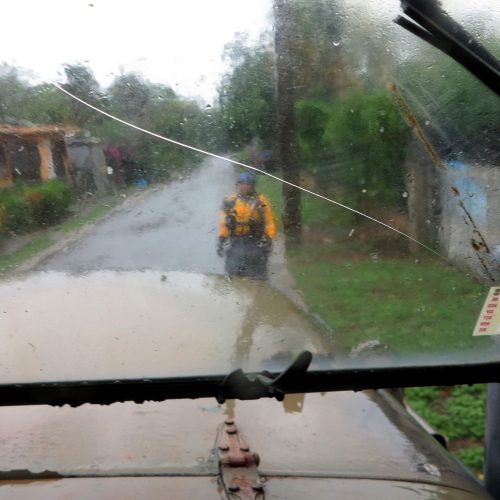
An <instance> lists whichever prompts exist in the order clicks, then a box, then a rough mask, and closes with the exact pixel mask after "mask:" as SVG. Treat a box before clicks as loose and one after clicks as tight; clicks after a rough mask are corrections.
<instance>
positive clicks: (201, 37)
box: [0, 0, 500, 102]
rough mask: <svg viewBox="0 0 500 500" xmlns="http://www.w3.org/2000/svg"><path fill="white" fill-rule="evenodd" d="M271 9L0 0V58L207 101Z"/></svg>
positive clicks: (461, 5) (140, 1)
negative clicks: (228, 51) (124, 75)
mask: <svg viewBox="0 0 500 500" xmlns="http://www.w3.org/2000/svg"><path fill="white" fill-rule="evenodd" d="M351 2H352V0H351ZM349 3H350V2H347V1H345V2H342V4H343V5H346V4H349ZM354 3H355V4H357V5H356V6H354V8H353V9H351V12H352V13H353V16H352V17H353V18H356V11H357V9H359V5H360V3H362V4H365V5H366V4H367V3H368V4H372V5H373V8H374V9H376V10H377V14H379V15H377V17H380V16H383V17H384V19H385V18H386V19H387V21H386V22H387V23H388V24H392V23H391V21H392V19H393V18H394V15H395V14H396V13H397V12H398V11H399V1H398V0H370V1H369V2H368V1H367V0H354ZM444 4H445V6H447V7H449V8H450V9H451V10H452V11H454V14H457V13H460V14H461V13H463V12H464V11H465V10H467V9H469V10H472V11H476V10H477V9H480V10H482V11H483V12H486V13H487V15H483V16H482V17H483V18H484V22H485V23H490V25H491V24H492V23H493V24H498V23H500V1H498V0H445V1H444ZM486 5H488V6H489V7H485V6H486ZM271 7H272V1H271V0H43V1H42V0H9V1H5V2H2V28H1V29H0V47H2V50H1V52H0V54H1V55H0V62H6V63H8V64H11V65H16V66H21V67H23V68H27V69H31V70H33V71H34V73H35V74H36V75H38V76H39V77H40V78H41V79H44V80H48V81H52V80H61V78H62V77H63V75H62V74H61V65H62V64H63V63H75V62H81V63H84V64H87V65H88V66H90V67H91V68H92V69H93V71H94V73H95V75H96V77H97V79H98V80H99V81H100V83H101V84H102V85H108V84H109V83H111V81H112V79H113V77H114V75H116V74H117V73H119V72H120V71H124V72H127V71H139V72H141V73H142V74H143V75H144V76H145V77H146V78H148V79H149V80H151V81H154V82H162V83H167V84H169V85H171V86H172V87H173V88H174V90H175V91H176V92H178V93H181V94H183V95H188V96H193V97H194V96H201V97H202V98H203V100H204V101H205V102H211V101H212V100H213V98H214V97H215V88H216V84H217V81H218V80H219V78H220V76H221V73H222V72H223V71H224V65H223V63H222V60H221V54H222V51H223V48H224V44H225V43H227V42H229V41H231V40H232V39H233V37H234V33H235V32H245V33H248V35H249V37H250V39H257V38H258V36H259V34H260V33H262V32H263V31H264V30H266V29H271V28H272V12H271V11H272V8H271ZM397 29H399V28H397Z"/></svg>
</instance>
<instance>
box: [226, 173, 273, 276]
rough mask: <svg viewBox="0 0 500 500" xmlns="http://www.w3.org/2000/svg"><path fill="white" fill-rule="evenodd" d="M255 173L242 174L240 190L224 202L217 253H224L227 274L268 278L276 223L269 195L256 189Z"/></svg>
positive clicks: (239, 180)
mask: <svg viewBox="0 0 500 500" xmlns="http://www.w3.org/2000/svg"><path fill="white" fill-rule="evenodd" d="M255 182H256V180H255V175H254V174H253V173H252V172H243V173H241V174H240V175H239V177H238V181H237V186H238V191H237V193H234V194H231V195H229V196H227V197H226V198H225V199H224V201H223V204H222V209H221V218H220V225H219V240H218V245H217V254H218V255H219V256H220V257H223V256H224V248H225V247H226V252H225V255H226V262H225V269H226V274H228V275H229V276H251V277H253V278H257V279H262V280H265V279H267V261H268V258H269V253H270V252H271V247H272V242H273V239H274V238H275V236H276V224H275V222H274V216H273V213H272V210H271V206H270V204H269V201H268V199H267V197H266V196H265V195H263V194H258V193H257V192H256V191H255Z"/></svg>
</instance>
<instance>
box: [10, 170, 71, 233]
mask: <svg viewBox="0 0 500 500" xmlns="http://www.w3.org/2000/svg"><path fill="white" fill-rule="evenodd" d="M75 199H76V196H75V193H74V191H73V190H72V188H71V187H69V186H68V185H67V184H66V182H64V181H63V180H60V179H52V180H50V181H47V182H43V183H39V184H35V185H32V184H27V183H17V184H16V185H15V186H14V187H12V188H4V189H0V237H1V235H5V234H6V233H8V232H11V233H17V234H19V233H25V232H28V231H32V230H34V229H40V228H43V227H47V226H51V225H54V224H56V223H57V222H60V221H61V220H62V219H63V218H64V217H65V216H66V215H67V214H68V211H69V208H70V206H71V205H72V203H74V201H75Z"/></svg>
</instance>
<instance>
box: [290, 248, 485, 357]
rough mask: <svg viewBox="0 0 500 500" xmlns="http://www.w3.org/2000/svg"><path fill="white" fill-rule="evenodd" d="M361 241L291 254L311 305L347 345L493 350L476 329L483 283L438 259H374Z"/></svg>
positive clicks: (394, 349) (416, 349) (406, 350)
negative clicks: (373, 343)
mask: <svg viewBox="0 0 500 500" xmlns="http://www.w3.org/2000/svg"><path fill="white" fill-rule="evenodd" d="M356 243H357V244H358V245H356ZM361 244H362V242H353V244H351V243H349V242H344V243H342V242H336V243H331V244H328V245H327V244H322V245H312V244H304V246H303V247H302V248H301V249H300V252H299V251H297V253H296V254H295V255H294V256H293V258H292V259H291V261H290V267H291V271H292V273H293V274H294V277H295V279H296V283H297V285H298V287H299V288H300V289H301V290H302V291H303V292H304V295H305V297H306V302H307V304H308V308H309V310H310V311H311V312H312V313H314V314H318V315H319V316H320V317H322V318H323V320H324V321H326V322H327V323H328V324H329V325H330V327H331V329H332V330H333V331H334V332H335V340H336V342H337V344H338V345H339V346H342V347H343V348H345V349H347V350H350V349H351V348H353V347H355V346H357V345H358V344H359V343H361V342H365V341H367V340H377V341H379V342H381V343H383V344H385V345H387V346H388V347H389V349H390V350H391V352H393V353H394V354H398V353H405V354H423V353H442V352H448V351H450V350H453V351H455V350H456V351H458V352H465V351H467V350H472V349H474V350H479V351H480V350H481V349H487V347H488V345H489V340H488V339H485V338H478V337H472V335H471V332H472V330H473V328H474V325H475V321H476V318H477V315H478V312H479V311H480V309H481V304H482V301H483V298H484V288H483V287H482V286H480V285H479V284H476V283H473V282H471V281H470V280H469V279H468V278H467V277H465V276H464V275H463V274H462V273H461V272H460V271H458V270H455V269H453V268H452V267H450V266H447V265H445V264H443V263H442V262H441V261H440V260H436V259H431V258H429V259H425V260H420V261H418V262H415V260H414V259H412V258H400V259H398V260H383V259H377V260H373V259H372V258H370V252H371V250H370V248H369V247H368V248H363V247H362V246H361ZM416 332H418V334H417V333H416Z"/></svg>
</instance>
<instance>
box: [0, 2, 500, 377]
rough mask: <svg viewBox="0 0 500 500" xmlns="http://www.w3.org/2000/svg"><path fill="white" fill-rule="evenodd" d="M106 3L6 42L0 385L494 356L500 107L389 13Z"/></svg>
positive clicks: (492, 33)
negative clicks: (485, 314) (491, 304)
mask: <svg viewBox="0 0 500 500" xmlns="http://www.w3.org/2000/svg"><path fill="white" fill-rule="evenodd" d="M56 3H57V2H55V3H54V5H56ZM458 3H460V2H458ZM452 4H453V5H452ZM35 5H36V4H33V9H34V11H33V14H36V13H37V12H38V11H37V9H38V8H39V7H36V6H35ZM110 5H111V3H109V2H94V3H93V4H92V5H90V4H88V3H85V2H83V3H81V4H79V5H78V7H74V9H75V10H74V11H73V10H71V9H69V8H68V7H67V6H65V4H64V3H57V8H58V12H59V14H60V15H58V16H57V17H58V20H57V21H56V20H55V19H50V18H49V19H47V20H46V22H45V23H43V32H42V31H41V30H42V27H41V26H39V25H38V24H32V23H31V21H30V20H28V19H27V20H26V22H27V23H29V26H27V28H29V29H30V30H31V32H33V36H34V37H35V39H36V40H37V41H38V42H39V44H40V47H39V51H38V52H37V53H36V54H35V51H34V50H33V47H32V46H31V47H24V46H23V45H22V44H20V45H19V47H17V48H16V47H14V46H12V44H9V43H8V40H9V36H10V37H12V36H13V35H12V33H9V31H8V30H9V29H10V28H7V29H6V32H5V33H4V34H2V35H0V36H2V37H5V39H3V38H1V39H0V41H2V42H3V44H2V45H3V46H5V47H10V48H9V51H11V52H10V53H9V54H7V55H5V56H4V57H5V59H4V60H2V61H0V63H1V65H0V238H1V239H0V273H1V281H0V303H1V304H2V311H1V314H0V336H2V339H1V340H2V345H4V346H5V348H4V350H2V352H1V353H0V377H1V378H2V380H4V381H10V382H16V381H24V382H26V381H34V380H71V379H85V378H106V377H114V378H120V377H127V376H128V377H130V376H133V377H149V378H153V377H162V376H165V377H167V376H180V375H186V376H188V375H194V374H220V373H228V372H229V371H230V370H232V369H235V368H238V367H242V368H244V369H246V370H251V371H257V370H262V369H281V368H283V367H284V366H285V365H287V364H288V363H289V362H290V360H291V359H292V358H293V357H294V356H295V355H296V354H297V353H298V352H300V351H302V350H304V349H307V350H310V351H311V352H312V353H313V355H314V361H313V363H314V366H316V367H319V368H322V367H325V368H327V367H339V366H346V365H352V366H358V365H363V366H374V367H375V366H385V365H391V364H400V363H408V362H412V363H423V362H435V363H439V364H442V362H443V360H446V361H450V360H455V361H475V360H476V361H477V360H484V359H496V358H497V357H498V355H499V354H500V353H498V351H497V347H496V346H497V342H496V341H495V338H496V337H495V336H490V335H488V336H486V335H478V336H473V335H472V333H473V331H474V327H475V325H476V321H477V319H478V317H479V315H480V312H481V308H482V303H483V300H484V298H485V296H486V292H487V290H488V287H489V286H491V285H493V284H494V283H496V282H498V279H499V276H500V263H499V257H498V255H499V254H500V229H499V228H500V224H499V221H498V214H499V213H500V207H498V206H497V205H498V196H497V195H498V193H497V186H498V182H499V180H500V179H499V178H498V176H499V174H498V172H499V170H498V165H499V161H500V152H499V148H498V123H497V122H498V121H497V117H498V116H499V112H500V105H499V102H500V101H499V99H498V97H497V96H496V95H495V94H494V93H493V92H492V91H491V90H490V89H488V88H487V87H486V86H484V85H483V84H482V83H481V82H479V81H478V80H477V79H476V78H475V77H474V76H473V75H471V74H469V73H468V72H467V71H466V70H465V69H463V68H462V67H460V65H459V64H457V63H456V62H455V61H453V60H451V59H450V58H448V57H447V56H446V55H444V54H442V53H440V52H439V51H438V50H437V49H435V48H434V47H432V46H430V45H427V44H426V43H424V42H423V41H421V40H419V39H418V38H416V37H415V36H414V35H412V34H411V33H409V32H407V31H405V30H404V29H403V28H402V27H401V26H398V25H396V24H395V23H394V22H393V19H394V18H395V17H396V15H397V14H398V13H399V4H398V2H391V1H387V2H383V3H382V4H380V2H360V1H356V2H347V1H340V0H335V1H328V2H326V1H324V0H314V1H310V0H308V1H302V0H295V1H292V2H280V1H276V2H274V3H273V2H270V1H269V2H268V1H264V0H261V1H259V2H256V3H254V4H253V5H252V6H242V5H243V4H241V5H240V4H239V3H238V5H233V3H231V2H225V4H224V12H225V15H224V16H221V15H220V14H218V13H217V12H214V9H213V8H212V7H210V6H207V5H205V4H204V3H202V2H197V3H196V8H193V5H194V4H192V2H185V5H184V4H182V5H181V4H179V5H177V6H176V8H174V9H168V8H167V7H165V6H163V7H160V6H155V10H158V12H157V14H158V15H154V16H151V11H150V10H149V11H148V9H144V11H147V12H143V11H142V10H141V9H136V8H134V5H135V4H133V3H128V2H124V3H123V6H122V7H120V23H117V24H119V25H120V27H119V29H117V27H115V26H114V25H113V23H112V22H111V23H110V19H114V16H115V14H116V13H115V12H114V11H113V8H112V6H110ZM443 8H444V9H445V10H447V9H450V14H451V15H452V16H454V17H455V18H456V20H457V21H459V22H461V23H463V25H464V26H465V27H466V28H467V29H468V30H469V33H470V36H471V37H474V38H475V39H476V40H478V41H480V42H481V43H483V44H484V45H485V46H486V47H487V48H488V49H489V50H490V51H491V52H492V53H493V54H496V55H497V56H498V54H499V53H500V50H499V46H498V42H497V40H498V35H499V33H498V26H499V25H500V23H499V22H498V20H499V19H500V13H499V12H498V9H497V8H494V7H492V2H490V3H488V2H484V5H481V6H476V7H475V8H474V9H472V7H469V6H468V5H467V4H466V2H461V3H460V5H458V6H457V2H455V3H454V2H451V1H450V2H444V3H443ZM12 9H14V10H12V15H16V13H17V15H20V13H19V12H18V11H16V10H15V9H16V7H12ZM162 9H166V10H165V11H163V10H162ZM167 11H168V12H167ZM167 14H168V15H167ZM42 16H43V18H44V19H46V17H45V16H44V14H43V13H42V12H40V17H42ZM75 16H76V17H78V19H80V20H81V23H80V24H78V26H75V25H74V23H72V22H71V19H73V18H75ZM35 17H36V16H35ZM23 19H24V17H23ZM495 20H496V21H495ZM54 23H56V24H57V25H56V24H54ZM138 25H142V26H147V27H148V28H147V29H143V28H141V29H140V30H139V29H138ZM185 26H190V30H189V32H190V33H191V34H189V35H188V34H187V32H186V30H185ZM72 30H75V31H72ZM80 30H81V31H80ZM99 32H101V33H102V32H106V33H107V35H106V39H107V40H110V42H109V43H103V42H102V37H97V38H100V40H99V41H98V43H97V42H94V41H92V40H89V36H88V33H99ZM47 33H49V34H50V33H57V36H58V37H59V38H58V39H65V40H68V43H67V45H65V46H64V47H62V48H60V50H58V51H55V50H53V47H54V46H58V47H60V44H58V43H57V40H56V39H55V38H51V36H52V35H47ZM131 33H136V34H137V36H130V34H131ZM192 33H198V35H197V36H196V37H194V38H196V40H194V39H193V35H192ZM54 36H55V35H54ZM91 38H92V37H91ZM40 54H43V55H44V56H43V57H41V56H40ZM35 56H36V57H35ZM486 321H489V320H486ZM60 331H64V332H65V335H64V338H61V337H60V336H59V335H58V333H57V332H60ZM13 332H15V335H14V333H13ZM58 352H64V356H59V355H58V354H57V353H58ZM12 360H16V363H15V364H13V361H12ZM77 361H78V362H77Z"/></svg>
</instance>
